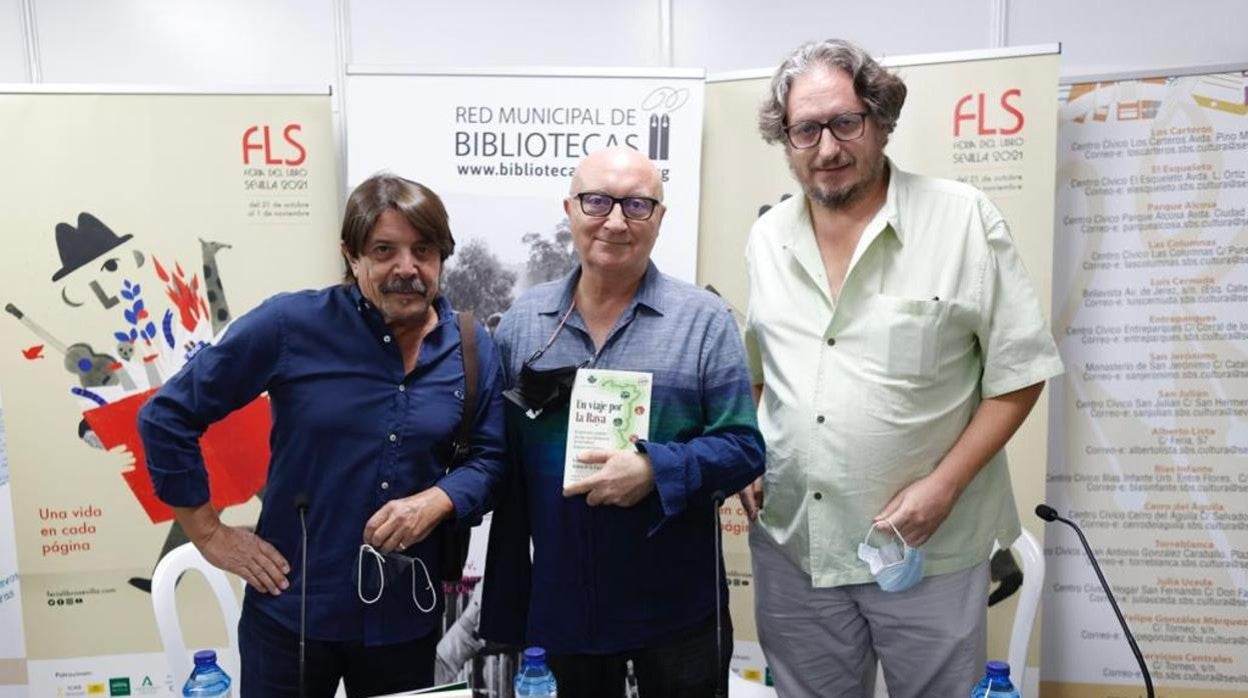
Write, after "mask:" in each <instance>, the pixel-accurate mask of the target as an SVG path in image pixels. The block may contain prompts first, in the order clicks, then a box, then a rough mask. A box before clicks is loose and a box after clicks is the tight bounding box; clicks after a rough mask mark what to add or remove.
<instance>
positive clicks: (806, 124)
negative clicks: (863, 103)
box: [784, 111, 869, 150]
mask: <svg viewBox="0 0 1248 698" xmlns="http://www.w3.org/2000/svg"><path fill="white" fill-rule="evenodd" d="M868 113H869V112H865V111H851V112H845V113H844V114H837V115H836V116H834V117H832V118H831V119H828V120H827V121H824V122H819V121H799V122H797V123H795V124H793V125H792V126H789V127H787V128H785V129H784V132H785V133H786V134H788V136H789V144H790V145H792V146H793V147H794V148H797V149H798V150H804V149H806V148H813V147H815V146H816V145H819V139H820V138H822V137H823V130H824V129H825V128H826V129H827V130H829V131H831V132H832V137H833V138H835V139H836V140H838V141H854V140H858V139H859V138H862V134H863V132H864V131H866V130H867V114H868Z"/></svg>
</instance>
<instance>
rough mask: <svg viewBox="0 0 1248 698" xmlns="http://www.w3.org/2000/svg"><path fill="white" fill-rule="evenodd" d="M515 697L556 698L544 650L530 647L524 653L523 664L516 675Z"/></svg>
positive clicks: (553, 679) (553, 681)
mask: <svg viewBox="0 0 1248 698" xmlns="http://www.w3.org/2000/svg"><path fill="white" fill-rule="evenodd" d="M515 689H516V691H515V692H516V696H517V698H518V697H519V696H533V697H535V698H556V696H557V695H558V693H557V692H556V691H555V675H554V674H552V673H551V672H550V667H548V666H546V650H544V649H542V648H541V647H530V648H528V649H526V650H525V651H524V659H523V663H522V664H521V665H520V671H519V672H517V673H516V685H515Z"/></svg>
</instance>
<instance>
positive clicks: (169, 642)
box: [152, 543, 241, 695]
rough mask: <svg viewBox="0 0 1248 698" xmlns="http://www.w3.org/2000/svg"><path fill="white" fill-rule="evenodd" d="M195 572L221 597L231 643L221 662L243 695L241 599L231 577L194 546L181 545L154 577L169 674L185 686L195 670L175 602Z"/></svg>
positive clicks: (154, 596) (176, 683)
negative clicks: (185, 577)
mask: <svg viewBox="0 0 1248 698" xmlns="http://www.w3.org/2000/svg"><path fill="white" fill-rule="evenodd" d="M192 569H194V570H198V571H199V572H200V573H201V574H203V575H204V577H205V578H206V579H207V580H208V584H209V585H211V586H212V591H213V593H214V594H216V596H217V604H218V605H220V607H221V615H222V616H223V617H224V620H225V633H226V636H227V637H228V638H229V641H230V646H229V647H228V648H227V649H226V652H225V654H224V655H223V656H218V657H217V662H218V663H219V664H220V665H221V668H222V669H224V670H225V673H227V674H229V675H230V678H231V679H232V680H233V682H234V683H233V693H234V695H239V690H240V689H239V671H238V668H239V663H238V616H239V613H240V612H241V611H240V609H239V606H238V597H237V596H236V595H235V592H234V588H233V585H232V583H231V579H230V577H229V576H228V575H227V574H226V573H225V572H223V571H221V570H219V569H217V568H216V567H213V566H212V565H211V564H209V563H208V561H207V560H205V559H204V556H203V555H200V554H199V550H198V549H197V548H196V547H195V545H194V544H192V543H184V544H182V545H179V546H178V547H176V548H174V549H173V550H172V551H170V553H169V554H168V555H166V556H164V557H163V558H161V560H160V564H158V565H156V572H155V573H154V574H153V575H152V608H153V610H155V611H156V627H157V628H158V629H159V630H160V642H161V644H163V645H164V646H165V659H166V660H168V662H169V671H171V672H172V673H173V684H174V686H181V685H182V682H183V681H185V680H186V677H188V676H190V675H191V669H192V668H193V667H194V661H193V660H192V658H191V655H190V654H189V653H188V652H187V649H186V642H185V641H183V639H182V624H181V623H180V622H179V621H178V604H177V599H176V598H175V587H176V586H177V583H178V577H180V576H182V573H183V572H186V571H188V570H192Z"/></svg>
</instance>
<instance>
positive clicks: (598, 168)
mask: <svg viewBox="0 0 1248 698" xmlns="http://www.w3.org/2000/svg"><path fill="white" fill-rule="evenodd" d="M615 180H620V181H628V182H630V183H631V184H632V185H633V186H634V187H640V189H639V190H637V191H629V192H628V193H629V194H632V195H636V196H649V197H653V198H655V199H658V200H659V201H662V200H663V178H662V177H661V176H659V171H658V169H657V168H655V166H654V163H652V162H650V160H649V159H648V158H647V157H646V156H645V155H642V154H641V153H640V152H639V151H636V150H633V149H632V148H627V147H624V146H615V147H611V148H603V149H602V150H595V151H594V152H592V153H590V154H589V155H586V156H585V157H584V158H582V159H581V161H580V163H578V164H577V166H576V172H575V173H573V175H572V187H571V189H570V190H569V191H568V193H569V194H570V195H572V196H576V195H577V194H579V193H581V192H583V191H587V190H588V189H592V188H595V187H598V186H600V185H599V184H598V183H599V182H603V181H615Z"/></svg>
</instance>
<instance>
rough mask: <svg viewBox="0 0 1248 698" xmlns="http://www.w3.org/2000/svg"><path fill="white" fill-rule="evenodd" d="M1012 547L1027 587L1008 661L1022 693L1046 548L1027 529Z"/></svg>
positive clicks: (1023, 590)
mask: <svg viewBox="0 0 1248 698" xmlns="http://www.w3.org/2000/svg"><path fill="white" fill-rule="evenodd" d="M1010 548H1011V549H1013V550H1014V552H1015V553H1017V554H1018V557H1019V561H1018V562H1019V565H1020V566H1022V568H1023V586H1022V587H1020V588H1019V590H1018V607H1017V608H1016V609H1015V610H1014V627H1013V628H1012V629H1011V630H1010V653H1009V659H1008V660H1007V661H1009V663H1010V682H1011V683H1013V684H1014V686H1015V687H1017V688H1018V690H1019V691H1020V692H1021V691H1025V690H1027V689H1026V686H1027V683H1026V681H1027V646H1028V645H1029V644H1030V643H1031V628H1032V626H1034V625H1035V623H1036V611H1037V610H1038V609H1039V608H1040V592H1041V591H1042V590H1043V588H1044V550H1043V549H1041V548H1040V543H1039V542H1038V541H1037V540H1036V537H1035V536H1033V535H1031V533H1029V532H1028V531H1027V530H1026V529H1024V530H1023V534H1022V535H1021V536H1019V537H1018V539H1017V540H1015V541H1014V542H1013V543H1012V544H1011V545H1010Z"/></svg>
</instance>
